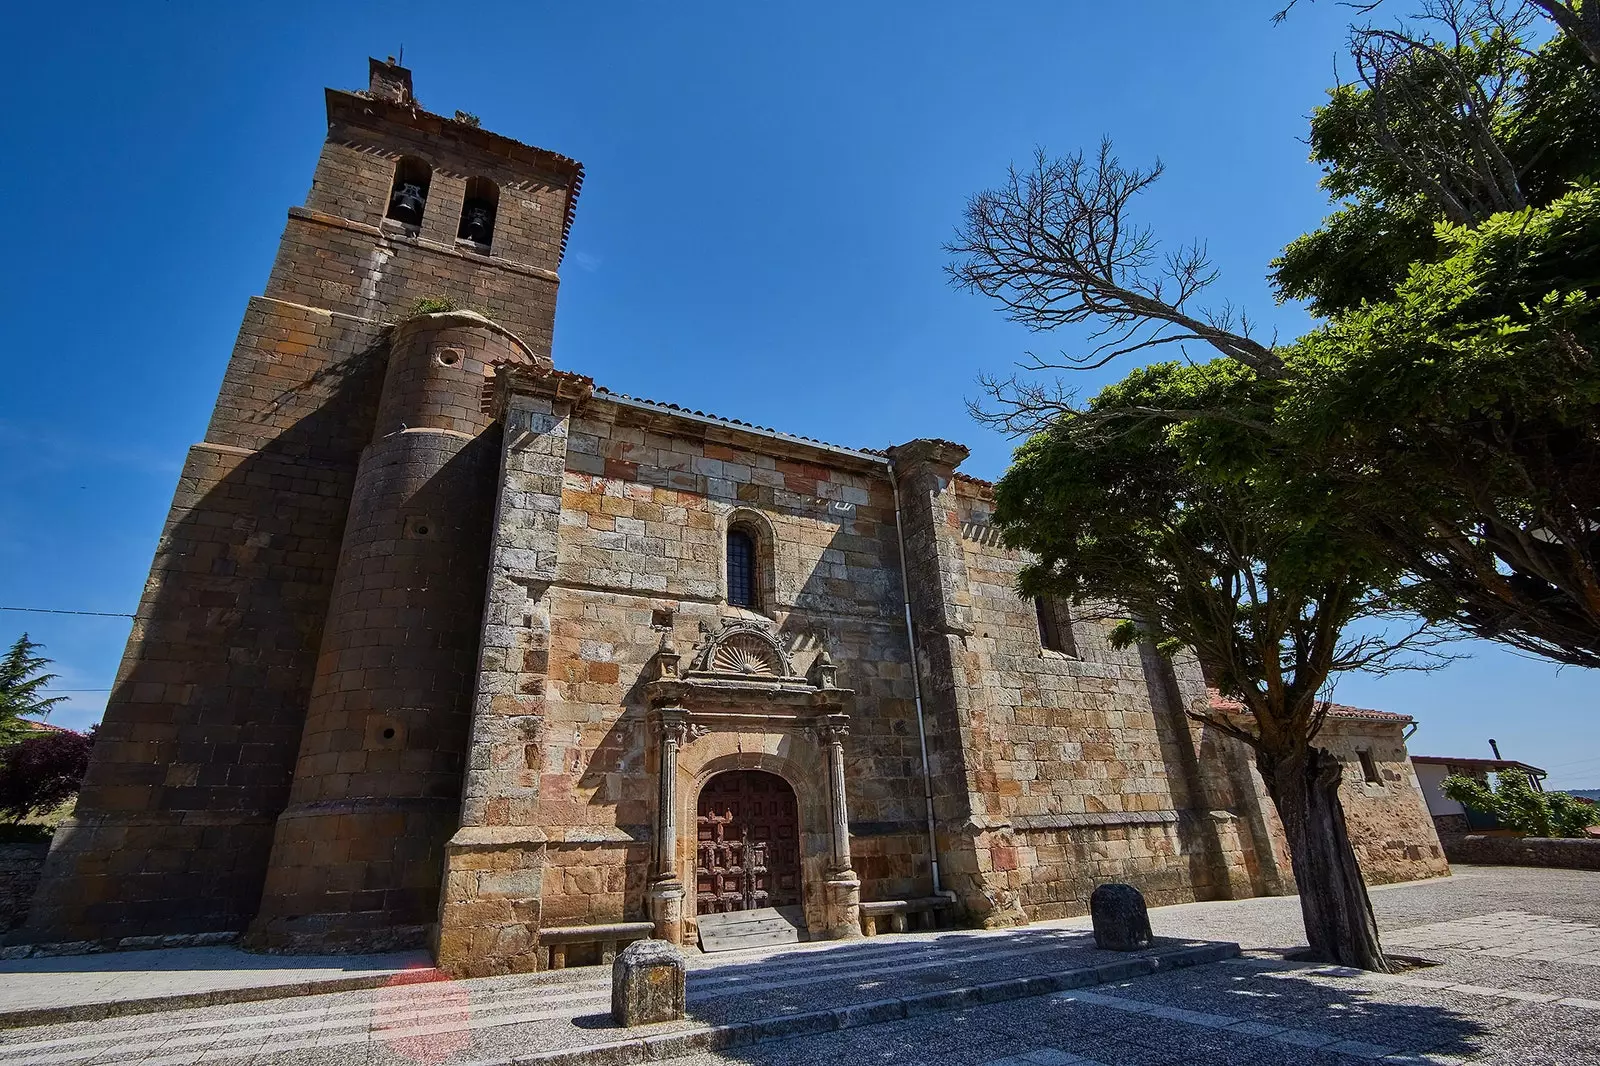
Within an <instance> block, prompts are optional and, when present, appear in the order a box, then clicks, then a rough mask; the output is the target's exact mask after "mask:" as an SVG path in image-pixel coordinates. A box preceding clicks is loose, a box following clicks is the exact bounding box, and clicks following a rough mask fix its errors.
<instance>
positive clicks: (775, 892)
mask: <svg viewBox="0 0 1600 1066" xmlns="http://www.w3.org/2000/svg"><path fill="white" fill-rule="evenodd" d="M695 828H696V841H697V847H696V856H695V871H694V873H695V913H696V914H718V913H722V912H725V911H744V910H752V909H754V908H757V907H783V906H788V905H789V904H794V903H799V902H800V818H799V811H798V806H797V804H796V803H795V797H794V790H793V789H791V788H790V787H789V784H788V782H786V781H785V780H784V779H783V778H781V777H779V776H778V775H777V774H769V773H766V772H765V771H762V770H730V771H729V772H727V773H722V774H718V775H717V776H715V777H713V778H712V779H711V780H709V781H707V782H706V784H705V787H704V788H702V789H701V790H700V802H699V805H698V809H697V810H696V817H695Z"/></svg>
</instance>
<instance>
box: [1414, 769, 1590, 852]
mask: <svg viewBox="0 0 1600 1066" xmlns="http://www.w3.org/2000/svg"><path fill="white" fill-rule="evenodd" d="M1496 776H1497V777H1498V778H1499V781H1497V782H1496V783H1495V786H1494V787H1493V788H1490V787H1489V786H1488V785H1486V784H1484V783H1483V782H1482V781H1479V780H1477V779H1476V778H1471V777H1465V776H1463V775H1461V774H1451V775H1450V776H1449V777H1447V778H1445V779H1444V794H1445V795H1446V796H1449V797H1450V798H1451V799H1453V800H1455V801H1456V802H1457V803H1459V804H1462V805H1463V806H1466V807H1471V808H1472V809H1473V810H1475V811H1481V812H1482V813H1484V814H1488V815H1493V816H1494V818H1495V820H1496V821H1498V822H1499V823H1500V824H1501V825H1503V826H1505V827H1506V828H1507V829H1515V830H1516V831H1517V832H1519V833H1527V834H1529V835H1530V836H1538V837H1581V836H1584V835H1585V833H1584V830H1585V829H1587V828H1589V826H1591V825H1596V824H1600V807H1596V806H1595V805H1594V804H1592V803H1585V802H1584V801H1583V800H1581V799H1578V798H1577V797H1576V796H1569V795H1567V794H1566V793H1565V792H1540V791H1538V790H1537V789H1535V788H1534V787H1533V783H1532V782H1531V781H1529V780H1528V775H1527V774H1526V773H1524V772H1523V771H1521V770H1500V771H1498V773H1497V774H1496Z"/></svg>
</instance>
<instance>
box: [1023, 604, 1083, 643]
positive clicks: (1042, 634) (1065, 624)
mask: <svg viewBox="0 0 1600 1066" xmlns="http://www.w3.org/2000/svg"><path fill="white" fill-rule="evenodd" d="M1033 609H1034V611H1035V612H1037V614H1038V616H1039V646H1040V647H1041V648H1044V649H1045V650H1046V651H1058V652H1060V653H1061V654H1062V655H1073V656H1076V655H1077V654H1078V645H1077V643H1076V642H1075V641H1074V640H1073V639H1072V615H1071V613H1069V612H1068V610H1067V603H1066V601H1065V600H1063V599H1059V598H1058V597H1055V596H1040V597H1038V598H1037V599H1035V600H1034V601H1033Z"/></svg>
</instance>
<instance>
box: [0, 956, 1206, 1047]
mask: <svg viewBox="0 0 1600 1066" xmlns="http://www.w3.org/2000/svg"><path fill="white" fill-rule="evenodd" d="M1236 952H1237V948H1236V947H1235V946H1233V945H1213V944H1206V943H1199V942H1193V941H1180V940H1171V939H1168V940H1162V941H1160V942H1158V943H1157V944H1155V945H1153V946H1152V947H1151V948H1149V949H1146V950H1145V951H1141V952H1131V953H1119V952H1104V951H1100V950H1098V949H1097V948H1095V947H1094V942H1093V938H1092V937H1091V936H1089V935H1088V934H1085V933H1082V932H1077V931H1072V930H1060V929H1038V930H1028V929H1024V930H1006V931H995V932H942V933H928V934H913V935H905V936H899V935H896V936H883V937H877V938H873V939H869V940H858V941H851V942H846V943H843V944H839V943H834V944H814V945H798V946H792V947H790V948H787V949H776V950H761V951H752V952H740V953H724V954H718V955H713V956H707V955H701V956H692V957H691V971H690V973H689V980H688V1001H689V1002H688V1017H686V1018H685V1019H684V1020H683V1021H681V1022H674V1023H666V1024H663V1025H656V1026H649V1027H641V1029H637V1030H622V1029H619V1028H617V1027H615V1026H614V1025H613V1024H612V1022H611V1019H610V1011H609V997H610V973H609V969H608V968H601V967H583V968H578V969H572V970H562V971H554V972H548V973H543V974H529V975H522V976H514V977H499V978H483V979H478V980H468V981H442V980H440V981H427V982H420V983H406V982H407V981H408V980H409V978H408V977H407V975H405V974H403V973H402V974H396V975H395V977H394V983H393V984H392V985H390V986H387V987H383V988H377V989H371V990H366V991H356V992H344V993H338V994H334V995H313V996H306V997H301V998H297V999H293V1000H280V1001H274V1002H271V1003H250V1004H228V1005H218V1006H212V1007H206V1008H200V1009H183V1010H174V1011H169V1012H163V1013H160V1014H145V1015H138V1016H129V1017H122V1018H108V1019H103V1020H100V1021H98V1022H92V1023H74V1024H58V1025H44V1026H35V1027H31V1028H27V1029H15V1030H11V1031H8V1032H4V1033H0V1066H10V1064H12V1063H18V1064H20V1063H28V1064H29V1066H82V1064H98V1063H134V1062H137V1063H144V1064H146V1066H190V1064H195V1063H228V1064H238V1063H244V1062H272V1063H282V1064H286V1066H297V1064H305V1066H311V1064H317V1066H325V1064H329V1063H340V1064H343V1063H355V1062H359V1063H373V1064H386V1063H402V1062H413V1063H414V1062H418V1061H424V1062H428V1063H434V1064H438V1066H467V1064H469V1063H472V1064H486V1063H507V1062H535V1061H541V1060H540V1058H539V1057H540V1056H541V1055H543V1056H545V1059H544V1060H543V1061H565V1062H586V1061H599V1059H596V1058H595V1057H594V1056H593V1055H591V1054H590V1053H589V1052H588V1051H581V1052H580V1049H593V1048H596V1047H603V1046H605V1045H615V1044H619V1043H621V1044H627V1043H629V1042H630V1041H632V1042H637V1041H638V1040H640V1039H641V1038H642V1037H649V1038H650V1039H652V1040H653V1041H654V1042H655V1043H654V1045H653V1051H652V1053H653V1054H658V1055H659V1054H665V1053H667V1052H670V1051H672V1050H673V1049H674V1048H676V1049H678V1050H680V1051H693V1050H697V1049H698V1048H700V1047H705V1046H713V1045H718V1044H728V1043H732V1042H740V1043H752V1042H755V1041H758V1040H761V1039H774V1038H782V1037H784V1036H789V1035H793V1034H795V1033H801V1032H812V1033H818V1032H824V1031H827V1032H832V1031H837V1030H841V1029H852V1028H858V1027H862V1026H871V1025H875V1024H879V1023H881V1022H882V1021H885V1020H904V1019H906V1018H910V1017H913V1016H916V1015H919V1014H934V1013H937V1012H940V1011H945V1010H948V1009H951V1008H952V1007H957V1006H960V1005H962V1004H965V1003H976V1002H985V1001H991V1000H996V1001H997V1000H1002V999H1006V998H1013V997H1016V996H1024V995H1038V994H1044V993H1048V992H1052V991H1058V990H1059V989H1061V988H1068V987H1079V986H1082V985H1085V984H1093V983H1097V982H1099V981H1101V980H1104V979H1106V978H1107V977H1114V976H1128V975H1131V974H1133V973H1136V972H1141V971H1149V972H1154V971H1156V970H1159V969H1160V968H1161V967H1163V966H1168V965H1179V964H1197V963H1201V962H1207V961H1212V960H1214V959H1216V958H1220V957H1224V956H1227V955H1231V954H1234V953H1236ZM673 1040H680V1043H677V1044H673V1043H671V1041H673ZM607 1055H611V1056H612V1059H608V1060H607V1061H611V1060H614V1058H615V1055H614V1053H611V1052H606V1053H602V1054H601V1055H600V1056H599V1058H600V1059H605V1058H606V1056H607ZM988 1057H990V1058H994V1057H997V1055H990V1056H988Z"/></svg>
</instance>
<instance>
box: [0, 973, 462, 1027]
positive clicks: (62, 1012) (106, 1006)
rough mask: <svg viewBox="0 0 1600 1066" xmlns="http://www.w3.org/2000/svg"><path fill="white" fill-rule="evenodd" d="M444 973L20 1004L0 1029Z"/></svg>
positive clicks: (440, 977)
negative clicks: (60, 1003) (53, 1004)
mask: <svg viewBox="0 0 1600 1066" xmlns="http://www.w3.org/2000/svg"><path fill="white" fill-rule="evenodd" d="M444 980H448V978H447V977H446V976H445V975H444V974H443V973H442V972H440V971H439V970H435V969H433V968H432V967H428V968H426V969H422V968H419V969H415V970H402V971H399V972H395V971H387V972H384V973H367V974H352V975H350V976H349V977H321V978H314V979H312V980H306V981H289V982H285V983H283V984H276V985H251V986H247V987H243V988H216V989H210V990H208V991H205V992H180V993H176V994H174V995H170V996H142V997H139V998H135V999H121V1000H108V1001H106V1002H103V1003H74V1004H72V1005H71V1006H67V1007H23V1008H20V1009H18V1010H9V1011H0V1029H22V1028H26V1027H29V1026H34V1025H59V1024H62V1023H65V1022H98V1021H101V1020H103V1019H105V1018H121V1017H124V1016H126V1015H129V1014H155V1013H158V1012H161V1011H169V1010H185V1009H187V1008H189V1007H215V1006H219V1005H221V1004H224V1003H254V1002H257V1001H258V1000H263V999H288V998H290V997H292V996H320V995H323V994H324V993H327V992H360V991H364V990H367V989H372V988H383V987H385V986H386V985H409V984H420V983H423V982H428V981H444Z"/></svg>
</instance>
